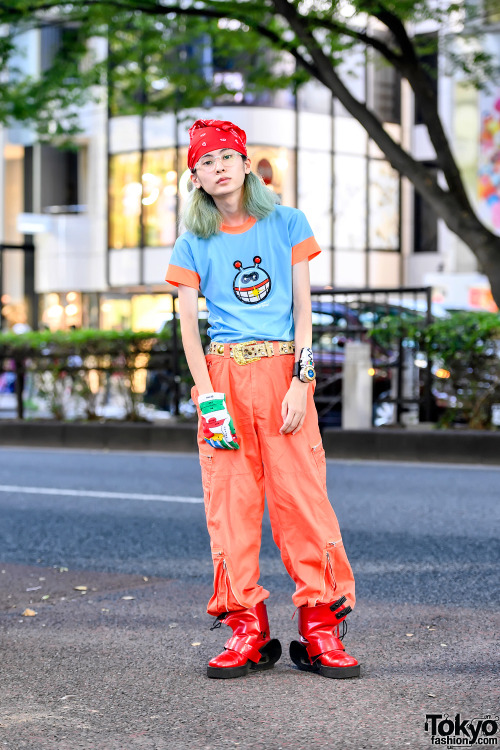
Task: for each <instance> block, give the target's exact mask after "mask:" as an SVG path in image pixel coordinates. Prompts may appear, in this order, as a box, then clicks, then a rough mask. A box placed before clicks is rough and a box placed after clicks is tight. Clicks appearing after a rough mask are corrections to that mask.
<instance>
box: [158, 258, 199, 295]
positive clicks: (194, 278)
mask: <svg viewBox="0 0 500 750" xmlns="http://www.w3.org/2000/svg"><path fill="white" fill-rule="evenodd" d="M165 281H168V283H169V284H173V285H174V286H179V284H184V286H191V287H193V289H199V288H200V275H199V274H198V273H196V271H190V270H189V269H188V268H182V266H174V265H172V263H170V265H169V267H168V268H167V275H166V276H165Z"/></svg>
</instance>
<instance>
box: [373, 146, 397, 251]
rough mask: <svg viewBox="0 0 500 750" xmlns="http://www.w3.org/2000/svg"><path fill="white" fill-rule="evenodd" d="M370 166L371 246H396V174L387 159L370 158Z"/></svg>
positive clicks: (374, 247) (386, 248)
mask: <svg viewBox="0 0 500 750" xmlns="http://www.w3.org/2000/svg"><path fill="white" fill-rule="evenodd" d="M369 170H370V222H369V226H370V240H369V243H370V247H371V248H372V249H373V250H399V174H398V173H397V172H396V170H395V169H393V168H392V167H391V165H390V164H389V162H388V161H382V160H380V161H379V160H375V159H372V160H371V161H370V162H369Z"/></svg>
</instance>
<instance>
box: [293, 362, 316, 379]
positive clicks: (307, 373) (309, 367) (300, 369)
mask: <svg viewBox="0 0 500 750" xmlns="http://www.w3.org/2000/svg"><path fill="white" fill-rule="evenodd" d="M293 377H294V378H298V379H299V380H301V381H302V382H303V383H310V382H311V381H313V380H314V379H315V378H316V370H315V369H314V364H312V363H311V362H308V363H307V364H305V365H303V364H302V362H300V361H299V362H295V364H294V366H293Z"/></svg>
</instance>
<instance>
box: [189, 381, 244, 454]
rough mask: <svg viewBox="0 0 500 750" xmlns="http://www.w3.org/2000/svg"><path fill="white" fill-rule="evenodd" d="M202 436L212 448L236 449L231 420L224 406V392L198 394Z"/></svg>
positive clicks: (236, 444)
mask: <svg viewBox="0 0 500 750" xmlns="http://www.w3.org/2000/svg"><path fill="white" fill-rule="evenodd" d="M198 403H199V405H200V410H201V415H202V416H201V421H202V427H203V437H204V438H205V440H206V441H207V443H208V444H209V445H212V446H213V447H214V448H229V449H230V450H231V449H233V450H238V448H239V447H240V446H239V445H238V443H237V440H238V438H237V437H236V435H235V431H234V424H233V420H232V419H231V417H230V415H229V412H228V410H227V406H226V394H225V393H205V394H204V395H202V396H198Z"/></svg>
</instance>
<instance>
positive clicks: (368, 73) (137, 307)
mask: <svg viewBox="0 0 500 750" xmlns="http://www.w3.org/2000/svg"><path fill="white" fill-rule="evenodd" d="M51 34H53V31H51V30H50V28H48V29H45V30H44V29H41V30H33V31H31V32H29V34H26V35H25V37H27V38H24V39H22V40H21V44H22V45H24V46H25V48H26V49H29V50H30V53H29V55H27V56H25V57H24V58H23V65H24V66H25V67H26V68H27V69H28V70H31V71H35V70H38V71H39V72H40V71H43V65H44V64H45V65H46V64H47V54H48V53H47V49H48V47H49V46H50V44H53V43H54V39H53V36H51ZM490 36H491V42H490V43H491V44H492V45H493V47H494V45H495V44H498V39H499V38H500V36H499V35H495V34H492V35H490ZM495 40H496V41H495ZM95 44H96V52H97V54H98V55H105V48H104V47H102V45H101V43H100V42H96V43H95ZM499 59H500V53H499ZM44 61H45V62H44ZM349 65H350V68H352V69H355V71H356V76H355V77H353V78H352V79H351V80H352V82H351V84H350V86H351V88H352V91H353V93H354V95H356V96H358V97H359V98H361V99H365V100H366V101H367V103H368V104H369V106H370V107H371V108H372V109H373V110H374V111H375V112H376V113H377V115H378V116H379V118H380V119H381V120H382V121H383V122H384V123H385V127H386V128H387V129H388V130H389V131H390V132H391V135H393V137H395V138H396V139H398V140H401V142H402V143H403V145H405V146H406V147H407V148H409V149H411V151H412V153H413V154H414V156H416V158H418V159H420V160H422V161H425V162H428V163H430V164H432V163H433V162H435V154H434V153H433V151H432V147H431V146H430V144H429V143H428V142H427V141H426V139H425V129H424V127H423V125H420V124H419V122H418V111H417V109H418V108H415V105H414V102H413V99H412V96H411V94H410V91H409V89H408V88H407V87H405V86H404V85H403V86H401V84H400V82H399V80H398V79H397V77H396V76H395V75H394V73H393V71H392V69H390V68H388V67H384V66H380V65H376V64H374V63H373V62H372V63H368V62H367V60H366V57H365V55H364V54H362V53H361V52H359V53H356V52H355V51H352V52H351V53H350V59H349ZM436 65H437V66H438V67H439V62H438V61H436ZM438 82H439V99H440V107H441V111H442V115H443V119H444V122H445V124H446V127H447V128H448V131H449V134H450V137H451V139H452V142H453V143H454V144H455V147H456V148H457V153H459V154H461V155H463V154H465V153H467V154H470V155H472V145H469V150H468V151H466V150H464V149H463V140H464V138H465V137H467V139H468V143H469V144H470V143H472V141H473V140H474V138H475V133H474V132H473V131H471V129H470V128H468V129H467V132H466V133H465V132H463V129H464V128H463V123H464V111H467V113H468V115H467V116H468V118H469V119H474V118H476V119H475V122H477V123H479V120H480V112H481V106H482V105H481V102H480V100H478V99H476V100H474V101H473V100H472V94H471V91H470V90H469V89H467V87H463V86H462V88H460V82H459V81H458V82H457V81H456V80H455V79H453V78H452V77H450V76H447V75H445V72H443V74H442V75H440V76H439V78H438ZM464 91H465V92H466V93H465V94H464ZM100 94H101V100H100V102H98V103H94V104H92V105H89V106H87V107H86V108H84V110H83V111H82V113H81V126H82V133H81V135H80V136H79V137H78V138H77V139H76V143H77V145H78V149H77V150H76V151H61V150H59V149H56V148H54V147H51V146H46V145H41V144H39V143H36V142H34V140H33V136H32V134H31V133H29V132H27V131H26V130H24V129H23V128H17V129H10V130H9V129H3V130H2V131H1V133H0V138H1V153H2V154H3V159H1V160H0V161H1V167H0V169H1V174H0V177H1V179H0V185H1V193H0V208H1V211H0V214H1V216H0V232H1V237H2V241H3V245H2V247H3V250H2V319H3V320H2V322H3V327H4V328H9V327H12V326H13V325H15V324H16V323H20V324H23V323H28V324H30V325H31V326H37V325H44V326H48V327H50V328H65V327H69V326H77V327H80V326H95V327H102V328H123V327H130V328H134V329H146V328H148V329H157V328H159V327H161V325H163V323H164V322H165V321H166V320H168V319H169V317H170V315H171V312H172V305H173V304H174V300H173V294H174V292H175V290H174V289H173V288H169V286H168V285H167V284H165V282H164V275H165V270H166V268H167V265H168V262H169V258H170V254H171V252H172V247H173V244H174V242H175V238H176V236H177V234H178V233H179V231H180V229H179V217H180V214H181V211H182V206H183V202H184V201H185V199H186V195H187V183H188V180H189V171H188V170H187V166H186V159H187V147H188V132H187V131H188V128H189V125H190V123H191V122H192V121H193V120H194V119H196V118H198V117H203V116H208V117H217V118H221V119H229V120H233V121H234V122H236V123H237V124H238V125H240V127H242V128H244V129H245V130H246V132H247V137H248V152H249V156H250V158H251V159H252V167H253V169H254V171H256V172H258V173H259V174H260V175H261V176H262V178H263V179H264V181H265V182H266V184H267V185H268V186H269V187H270V188H271V189H272V190H274V191H275V192H276V193H277V194H278V195H279V196H280V199H281V201H282V202H283V203H284V204H286V205H290V206H296V207H298V208H300V209H302V210H303V211H304V213H305V214H306V216H307V218H308V220H309V223H310V224H311V227H312V229H313V231H314V233H315V236H316V238H317V240H318V242H319V244H320V245H321V247H322V249H323V252H322V253H321V255H320V256H318V258H316V259H315V260H314V261H313V262H312V263H311V268H310V271H311V283H312V284H313V285H314V286H330V287H341V288H362V287H372V288H380V287H398V286H401V285H422V284H427V283H429V281H432V283H433V284H435V285H436V289H438V295H441V298H443V299H446V294H447V292H446V284H445V283H444V280H445V279H446V278H447V277H448V276H452V277H454V276H456V275H457V274H463V273H466V274H472V275H473V277H474V279H475V281H476V282H477V284H479V285H480V286H481V284H482V285H483V286H482V287H481V288H484V293H483V296H482V297H481V294H480V293H478V294H477V295H476V298H475V300H476V302H478V301H480V302H481V303H482V306H488V304H489V305H491V300H489V299H488V288H487V283H486V284H485V282H484V279H480V277H479V276H478V275H477V267H476V263H475V259H474V256H473V255H472V253H471V252H470V250H468V248H466V247H465V246H463V243H460V242H459V241H458V240H457V239H456V238H455V237H454V236H453V235H452V234H451V233H450V232H449V231H448V230H447V229H446V227H445V226H444V224H443V223H442V222H440V221H438V220H437V218H436V216H435V215H434V214H433V212H432V210H431V209H429V208H428V207H427V206H426V205H425V204H424V202H423V201H421V200H420V199H419V198H418V196H416V195H415V193H414V190H413V188H412V186H411V185H410V183H409V182H408V181H407V180H401V178H400V176H399V175H398V174H397V173H396V172H395V171H394V170H393V169H392V167H391V165H390V164H389V162H388V161H387V159H386V158H385V156H384V154H382V153H381V152H380V151H379V150H378V148H377V147H376V146H375V144H374V143H373V142H372V141H371V140H370V139H369V138H368V137H367V134H366V132H365V130H364V129H363V128H362V127H361V126H360V125H359V124H358V123H357V121H356V120H354V119H353V118H352V117H351V116H350V115H349V114H348V113H347V112H346V111H345V110H343V108H342V107H341V106H340V105H339V103H338V102H337V101H334V100H333V98H332V96H331V94H330V92H329V91H328V90H327V89H325V88H324V87H322V86H321V85H320V84H318V83H316V82H309V83H308V84H305V85H304V86H302V87H301V89H300V90H299V93H298V95H297V97H294V96H292V95H291V94H290V93H289V92H281V93H279V94H273V95H269V96H268V97H265V98H261V99H260V100H259V99H256V100H254V101H244V100H243V101H241V99H242V97H238V96H235V100H234V101H233V102H225V103H224V105H221V106H217V107H214V108H212V109H210V110H209V111H203V110H197V111H191V112H183V113H182V117H180V116H179V117H176V116H174V115H173V114H171V113H165V114H163V115H160V116H144V117H140V116H135V115H133V116H121V117H120V116H118V117H110V116H109V114H108V106H107V100H106V92H104V91H102V92H100ZM499 98H500V92H499ZM495 101H496V100H495V99H494V98H493V102H495ZM492 106H493V108H495V106H496V105H495V104H494V103H493V105H492ZM488 123H489V121H488ZM488 123H487V124H486V126H484V125H483V126H480V125H478V126H477V136H478V138H479V137H480V136H479V131H480V128H481V127H482V131H484V127H487V128H488V127H490V125H489V124H488ZM482 131H481V132H482ZM471 133H472V136H471ZM485 148H486V147H485ZM471 158H472V156H471ZM482 158H483V160H486V162H487V163H489V162H488V160H489V159H490V152H489V151H487V149H486V150H485V152H484V157H482ZM461 166H462V167H463V169H464V170H465V173H466V174H469V173H470V175H471V180H472V183H474V180H475V179H476V177H475V176H474V174H475V173H474V169H476V173H477V174H479V172H478V170H483V171H482V172H481V175H482V176H483V177H482V178H483V182H484V170H485V166H484V164H483V165H482V166H477V167H475V166H474V165H473V164H472V163H465V161H463V163H462V164H461ZM486 169H488V167H486ZM473 193H474V186H472V187H471V194H473ZM485 210H486V209H485ZM495 210H496V209H495ZM495 216H496V214H495ZM486 219H487V217H486ZM486 219H485V220H486ZM492 221H493V226H494V221H495V219H492ZM499 233H500V232H499ZM434 277H437V281H436V280H433V279H434ZM440 280H441V281H442V282H443V283H442V284H441V286H440V285H439V281H440ZM462 296H463V295H462ZM465 296H467V295H465ZM469 296H470V295H469ZM472 306H474V305H472ZM476 306H481V305H476Z"/></svg>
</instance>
